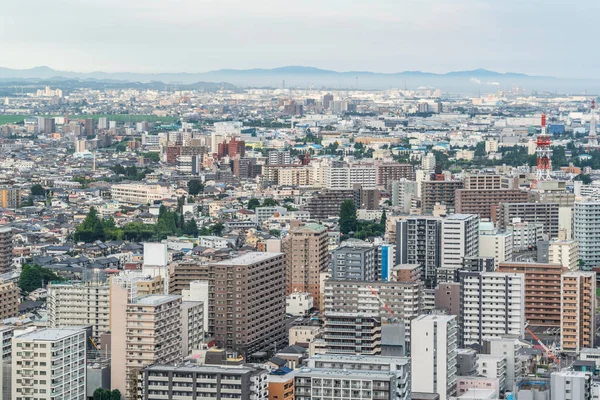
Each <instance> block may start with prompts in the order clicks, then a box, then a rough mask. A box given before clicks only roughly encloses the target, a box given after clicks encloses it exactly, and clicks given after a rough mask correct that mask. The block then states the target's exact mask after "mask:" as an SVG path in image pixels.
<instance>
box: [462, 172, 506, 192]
mask: <svg viewBox="0 0 600 400" xmlns="http://www.w3.org/2000/svg"><path fill="white" fill-rule="evenodd" d="M463 182H464V187H465V189H467V190H473V189H475V190H497V189H501V188H502V175H492V174H473V175H471V174H466V175H465V176H464V177H463Z"/></svg>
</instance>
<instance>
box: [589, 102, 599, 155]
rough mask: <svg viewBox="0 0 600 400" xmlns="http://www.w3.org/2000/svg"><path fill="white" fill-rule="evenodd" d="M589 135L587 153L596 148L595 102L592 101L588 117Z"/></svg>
mask: <svg viewBox="0 0 600 400" xmlns="http://www.w3.org/2000/svg"><path fill="white" fill-rule="evenodd" d="M590 117H591V118H590V133H589V135H588V151H589V149H594V148H597V147H598V136H597V135H596V100H592V112H591V116H590Z"/></svg>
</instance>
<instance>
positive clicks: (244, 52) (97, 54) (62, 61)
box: [0, 0, 600, 78]
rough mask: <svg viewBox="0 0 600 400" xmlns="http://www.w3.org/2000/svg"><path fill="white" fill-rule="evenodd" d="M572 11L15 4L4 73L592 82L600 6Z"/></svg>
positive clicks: (446, 5) (240, 0)
mask: <svg viewBox="0 0 600 400" xmlns="http://www.w3.org/2000/svg"><path fill="white" fill-rule="evenodd" d="M573 10H574V7H573V5H572V4H571V3H565V2H562V1H558V0H544V1H542V0H529V1H527V2H521V1H517V0H507V1H503V2H498V1H492V0H453V1H447V0H421V1H418V0H404V1H397V0H378V1H365V0H355V1H352V2H348V1H342V0H329V1H319V0H303V1H299V2H296V3H292V4H290V3H285V2H280V1H277V0H262V1H257V0H172V1H168V2H167V1H164V0H120V1H117V0H104V1H102V2H82V1H79V0H62V1H48V0H31V1H28V2H23V1H20V0H8V1H7V4H5V5H3V10H2V13H1V14H0V24H1V25H2V26H3V29H4V35H2V36H0V48H2V52H3V53H2V54H3V57H2V61H1V62H0V64H1V65H2V66H3V67H7V68H15V69H25V68H32V67H36V66H41V65H47V66H50V67H51V68H53V69H57V70H64V71H74V72H92V71H104V72H136V73H174V72H206V71H214V70H219V69H252V68H276V67H281V66H288V65H302V66H310V67H316V68H321V69H329V70H334V71H372V72H383V73H392V72H402V71H414V70H419V71H426V72H434V73H445V72H450V71H462V70H473V69H478V68H483V69H488V70H493V71H498V72H516V73H524V74H528V75H542V76H553V77H566V78H593V77H594V75H595V74H596V71H597V67H596V65H597V64H598V61H600V60H599V57H600V56H598V55H597V54H595V52H593V47H592V46H591V43H593V41H592V39H591V38H593V37H595V33H596V32H595V26H596V21H595V18H596V17H595V16H596V15H598V14H599V11H600V4H598V3H597V2H594V3H592V2H579V3H578V4H577V9H576V13H575V12H574V11H573ZM588 38H590V39H588Z"/></svg>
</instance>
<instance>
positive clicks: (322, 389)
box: [296, 354, 411, 400]
mask: <svg viewBox="0 0 600 400" xmlns="http://www.w3.org/2000/svg"><path fill="white" fill-rule="evenodd" d="M313 371H315V372H314V373H312V372H313ZM322 371H331V373H330V374H325V376H326V377H325V378H324V379H325V380H321V381H319V380H318V377H319V376H320V375H321V372H322ZM299 373H300V378H298V384H299V386H298V390H296V398H297V399H313V398H316V399H321V398H322V399H327V398H336V399H348V400H350V399H354V398H363V397H358V396H357V395H363V394H364V396H365V398H369V399H382V400H383V399H390V400H407V399H410V393H411V371H410V359H409V358H405V357H384V356H376V357H372V356H365V355H358V356H357V355H346V354H343V355H342V354H317V355H315V356H313V357H311V358H309V359H308V361H307V368H305V369H303V370H300V371H299ZM311 373H312V374H311ZM371 373H373V374H371ZM336 375H337V376H338V378H337V379H336V378H333V377H334V376H336ZM297 376H298V375H297ZM332 379H334V380H332ZM338 380H340V382H339V384H338ZM358 383H360V384H358ZM330 384H331V385H330ZM353 384H354V387H353ZM309 388H310V389H309ZM358 388H360V390H359V391H356V389H358ZM307 389H308V390H307ZM312 389H314V390H312ZM363 389H364V393H363V392H362V390H363ZM369 389H370V390H369ZM330 390H331V391H330ZM313 392H314V393H315V396H316V397H311V396H312V393H313Z"/></svg>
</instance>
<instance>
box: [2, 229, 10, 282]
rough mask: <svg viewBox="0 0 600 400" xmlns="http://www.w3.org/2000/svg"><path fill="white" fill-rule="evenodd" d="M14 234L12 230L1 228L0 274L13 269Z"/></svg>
mask: <svg viewBox="0 0 600 400" xmlns="http://www.w3.org/2000/svg"><path fill="white" fill-rule="evenodd" d="M12 252H13V232H12V229H11V228H0V274H4V273H6V272H9V271H11V270H12V268H13V254H12Z"/></svg>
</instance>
